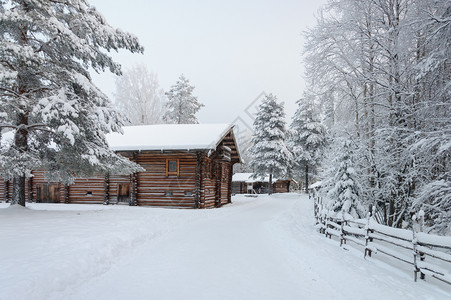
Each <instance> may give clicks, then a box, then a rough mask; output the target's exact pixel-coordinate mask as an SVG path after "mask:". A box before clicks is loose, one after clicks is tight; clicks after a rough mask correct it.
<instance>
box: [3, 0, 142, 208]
mask: <svg viewBox="0 0 451 300" xmlns="http://www.w3.org/2000/svg"><path fill="white" fill-rule="evenodd" d="M0 12H1V13H0V57H1V59H0V126H1V128H0V129H1V130H3V131H4V134H3V139H6V133H5V131H6V130H10V131H11V135H13V137H12V141H11V142H10V143H5V141H4V143H2V145H3V146H2V149H1V152H0V175H1V176H2V177H4V178H6V179H12V180H13V187H14V188H13V199H12V204H20V205H23V206H24V205H25V180H26V178H27V177H30V176H31V172H32V171H33V170H36V169H38V168H43V169H46V170H48V172H47V174H46V177H47V179H48V180H53V181H62V182H64V183H67V184H70V183H71V182H73V180H74V177H76V176H90V175H93V174H95V173H97V172H106V171H111V172H118V173H131V172H133V171H136V170H140V168H139V167H138V166H137V165H136V164H134V163H131V162H130V161H129V160H127V159H126V158H123V157H120V156H118V155H116V154H115V153H114V152H112V151H110V150H109V149H108V145H107V143H106V140H105V134H106V133H108V132H119V131H121V126H122V121H121V120H122V118H121V116H120V115H119V114H118V113H117V112H116V110H115V109H114V108H113V107H112V104H111V102H110V101H109V100H108V98H107V97H106V96H105V95H104V94H103V93H102V92H101V91H100V90H99V89H98V88H97V87H96V86H95V85H94V84H93V83H92V82H91V76H90V75H89V72H88V69H89V68H92V69H94V70H95V71H97V72H100V71H104V70H105V69H109V70H110V71H111V72H113V73H114V74H117V75H120V74H121V70H120V65H119V64H117V63H115V62H114V61H113V60H112V58H111V57H110V56H108V55H107V54H106V52H105V51H111V50H116V51H117V50H118V49H121V48H123V49H128V50H130V51H131V52H142V51H143V48H142V47H141V46H140V45H139V43H138V40H137V39H136V38H135V37H133V36H132V35H130V34H128V33H124V32H122V31H120V30H116V29H113V28H112V27H111V26H109V25H108V24H107V23H106V20H105V19H104V17H103V16H102V15H101V14H100V13H99V12H98V11H97V10H96V9H95V8H94V7H91V6H89V4H88V2H87V1H85V0H67V1H47V0H35V1H18V0H9V1H0Z"/></svg>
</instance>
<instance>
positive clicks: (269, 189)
mask: <svg viewBox="0 0 451 300" xmlns="http://www.w3.org/2000/svg"><path fill="white" fill-rule="evenodd" d="M268 194H269V195H271V194H272V170H271V172H270V173H269V187H268Z"/></svg>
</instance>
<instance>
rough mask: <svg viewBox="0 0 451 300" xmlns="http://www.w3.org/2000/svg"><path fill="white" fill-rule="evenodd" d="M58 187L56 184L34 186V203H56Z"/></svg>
mask: <svg viewBox="0 0 451 300" xmlns="http://www.w3.org/2000/svg"><path fill="white" fill-rule="evenodd" d="M59 196H60V194H59V186H58V184H57V183H41V184H38V185H36V202H39V203H58V202H60V199H59Z"/></svg>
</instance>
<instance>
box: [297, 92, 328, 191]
mask: <svg viewBox="0 0 451 300" xmlns="http://www.w3.org/2000/svg"><path fill="white" fill-rule="evenodd" d="M296 103H297V104H298V109H297V110H296V112H295V114H294V116H293V119H292V123H291V125H290V129H291V131H290V133H291V134H290V142H289V145H290V149H291V152H292V153H293V162H294V166H293V167H294V168H295V169H297V170H301V172H303V173H304V176H305V188H306V189H307V188H308V186H309V173H310V174H314V173H315V172H316V168H317V167H318V166H319V164H320V161H321V157H322V152H323V151H322V150H323V148H324V146H325V144H326V129H325V127H324V126H323V125H322V124H321V122H320V121H318V120H317V119H316V118H315V116H314V111H313V101H311V100H309V99H308V97H304V98H303V99H300V100H298V101H297V102H296Z"/></svg>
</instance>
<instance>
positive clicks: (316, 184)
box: [308, 181, 322, 189]
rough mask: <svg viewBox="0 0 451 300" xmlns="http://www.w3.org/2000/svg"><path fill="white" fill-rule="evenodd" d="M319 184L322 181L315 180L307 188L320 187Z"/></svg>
mask: <svg viewBox="0 0 451 300" xmlns="http://www.w3.org/2000/svg"><path fill="white" fill-rule="evenodd" d="M321 184H322V181H317V182H315V183H312V184H311V185H309V186H308V188H309V189H314V188H317V187H320V186H321Z"/></svg>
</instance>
